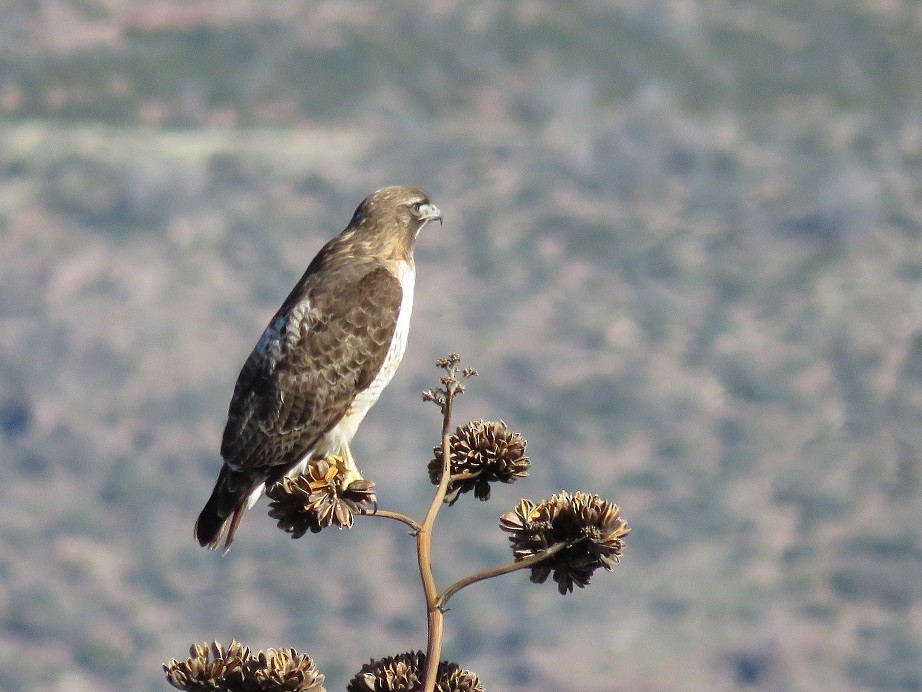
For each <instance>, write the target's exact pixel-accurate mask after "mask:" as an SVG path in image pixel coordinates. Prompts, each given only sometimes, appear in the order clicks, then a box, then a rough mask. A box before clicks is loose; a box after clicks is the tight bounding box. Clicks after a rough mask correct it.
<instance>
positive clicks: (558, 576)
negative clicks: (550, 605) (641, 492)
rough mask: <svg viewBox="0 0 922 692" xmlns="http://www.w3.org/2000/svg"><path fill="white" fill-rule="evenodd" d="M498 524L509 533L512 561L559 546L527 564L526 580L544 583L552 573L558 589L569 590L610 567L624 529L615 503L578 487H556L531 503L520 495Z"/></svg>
mask: <svg viewBox="0 0 922 692" xmlns="http://www.w3.org/2000/svg"><path fill="white" fill-rule="evenodd" d="M500 528H502V529H503V531H507V532H508V533H509V541H510V543H511V544H512V552H513V554H514V555H515V559H516V560H523V559H525V558H528V557H531V556H533V555H537V554H539V553H541V552H544V551H546V550H548V549H550V548H552V547H554V546H559V549H558V550H557V552H555V553H554V554H552V555H550V556H548V558H547V559H546V560H542V561H541V562H539V563H537V564H536V565H534V566H533V567H532V568H531V580H532V581H533V582H534V583H535V584H541V583H544V581H545V580H546V579H547V578H548V575H550V574H551V573H552V572H553V575H554V581H556V582H557V588H558V590H559V591H560V593H562V594H565V593H569V592H571V591H573V585H574V584H575V585H576V586H579V587H580V588H582V587H584V586H586V584H588V583H589V581H590V579H591V577H592V573H593V572H594V571H595V570H596V569H598V568H599V567H604V568H605V569H606V570H608V571H611V569H612V567H613V566H614V565H616V564H617V563H618V562H620V560H621V555H622V553H623V552H624V537H625V536H626V535H627V534H628V533H629V532H630V529H629V528H628V526H627V522H625V521H624V519H622V518H621V516H620V510H619V508H618V505H615V504H613V503H611V502H609V501H608V500H603V499H601V498H600V497H599V496H598V495H590V494H589V493H582V492H576V493H573V494H570V493H568V492H561V493H558V494H557V495H554V496H552V497H551V499H550V500H542V501H541V502H539V503H538V504H537V505H536V504H534V503H533V502H531V501H529V500H522V501H521V502H520V503H519V504H518V506H516V508H515V509H514V510H513V511H511V512H507V513H506V514H504V515H503V516H502V517H500Z"/></svg>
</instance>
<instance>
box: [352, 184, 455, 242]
mask: <svg viewBox="0 0 922 692" xmlns="http://www.w3.org/2000/svg"><path fill="white" fill-rule="evenodd" d="M436 220H437V221H438V222H439V223H441V222H442V212H441V211H440V210H439V208H438V207H437V206H435V205H434V204H433V203H432V202H430V201H429V196H428V195H427V194H426V193H425V192H423V191H422V190H418V189H417V188H415V187H409V186H407V185H392V186H391V187H384V188H381V189H380V190H378V191H376V192H373V193H371V194H370V195H368V197H366V198H365V199H364V200H363V201H362V203H361V204H360V205H359V206H358V208H357V209H356V210H355V214H353V215H352V221H350V222H349V226H348V229H347V230H352V231H353V232H355V238H356V239H362V240H364V241H367V242H376V243H383V244H385V245H387V246H389V247H393V249H394V250H397V251H403V252H404V253H406V254H409V253H412V251H413V246H414V244H415V243H416V236H417V235H419V232H420V230H421V229H422V227H423V226H425V225H426V224H427V223H429V222H430V221H436Z"/></svg>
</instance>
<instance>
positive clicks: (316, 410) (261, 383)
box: [221, 260, 403, 480]
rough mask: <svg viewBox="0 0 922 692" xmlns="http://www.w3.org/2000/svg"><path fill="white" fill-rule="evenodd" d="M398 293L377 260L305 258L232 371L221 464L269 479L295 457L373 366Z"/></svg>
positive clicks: (393, 319)
mask: <svg viewBox="0 0 922 692" xmlns="http://www.w3.org/2000/svg"><path fill="white" fill-rule="evenodd" d="M312 270H313V271H312ZM402 296H403V291H402V289H401V285H400V281H399V279H398V278H397V276H395V275H394V273H393V272H391V271H389V269H388V268H387V267H385V266H384V265H382V264H381V263H380V262H376V261H372V260H365V261H357V262H354V263H352V264H349V265H346V266H343V265H339V266H336V267H335V268H334V267H330V268H323V269H320V268H317V269H314V267H313V265H312V267H311V268H309V269H308V271H307V273H306V274H305V275H304V277H303V278H302V279H301V281H300V282H299V283H298V285H297V286H295V288H294V290H292V292H291V294H290V295H289V296H288V298H287V299H286V301H285V303H284V304H283V305H282V307H281V308H280V309H279V311H278V312H277V313H276V314H275V317H273V319H272V322H270V324H269V326H268V327H267V328H266V331H265V332H264V333H263V336H262V338H261V339H260V341H259V343H258V344H257V345H256V348H254V349H253V352H252V353H251V354H250V357H249V358H248V359H247V362H246V363H245V364H244V366H243V369H242V370H241V372H240V376H239V378H238V379H237V384H236V386H235V387H234V395H233V398H232V399H231V403H230V410H229V412H228V420H227V427H226V428H225V429H224V437H223V440H222V442H221V456H223V457H224V460H225V462H226V463H227V465H228V466H229V467H230V468H231V469H233V470H235V471H239V470H247V471H250V472H255V475H262V476H263V477H264V479H266V480H269V479H272V478H274V477H277V476H280V475H282V474H283V473H285V472H286V471H287V470H288V469H290V468H291V467H292V466H294V465H295V464H296V463H297V462H298V461H300V460H301V458H302V457H303V456H304V454H306V453H307V452H308V451H309V450H310V449H311V448H312V447H313V446H314V445H315V444H316V443H317V441H318V440H319V439H320V437H321V436H322V435H323V434H324V433H326V432H327V431H329V430H330V429H331V428H332V427H333V426H335V425H336V423H338V422H339V420H340V419H341V418H342V417H343V416H344V415H345V414H346V412H347V411H348V409H349V405H350V404H351V403H352V401H353V399H354V398H355V396H356V395H357V394H358V393H359V392H361V391H362V390H364V389H366V388H367V387H368V386H369V385H370V384H371V383H372V381H373V380H374V378H375V376H376V375H377V374H378V371H379V370H380V369H381V366H382V365H383V363H384V359H385V356H386V355H387V352H388V349H389V348H390V345H391V341H392V339H393V336H394V330H395V327H396V323H397V317H398V314H399V312H400V304H401V299H402Z"/></svg>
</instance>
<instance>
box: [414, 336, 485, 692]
mask: <svg viewBox="0 0 922 692" xmlns="http://www.w3.org/2000/svg"><path fill="white" fill-rule="evenodd" d="M460 361H461V356H459V355H458V354H457V353H452V354H451V355H449V356H448V358H445V359H443V360H439V361H438V363H437V364H438V366H439V367H440V368H442V369H443V370H445V375H443V376H442V378H441V380H440V381H441V383H442V386H441V387H440V388H438V389H435V390H429V391H427V392H424V393H423V400H425V401H433V402H435V403H436V404H437V405H438V406H439V408H440V409H441V410H442V477H441V480H440V481H439V485H438V488H437V489H436V491H435V496H434V497H433V498H432V502H431V503H430V504H429V510H428V511H427V512H426V518H425V519H424V520H423V525H422V526H421V527H420V530H419V531H418V532H417V534H416V557H417V561H418V562H419V575H420V579H421V580H422V583H423V593H424V594H425V597H426V624H427V633H428V636H427V640H426V672H425V676H424V677H423V692H433V691H434V690H435V684H436V680H437V678H438V666H439V657H440V656H441V655H442V630H443V628H444V624H445V612H444V611H443V610H442V609H441V608H440V607H439V606H438V597H439V594H438V587H437V586H436V584H435V576H434V575H433V574H432V528H433V526H434V525H435V519H436V517H437V516H438V514H439V510H440V509H441V508H442V504H443V503H444V502H445V495H446V493H447V492H448V484H449V483H450V481H451V477H450V475H451V474H450V471H451V413H452V405H453V404H454V399H455V397H456V396H457V395H458V394H462V393H463V392H464V385H463V384H461V380H460V379H459V377H458V374H459V373H458V368H457V366H458V363H459V362H460ZM476 374H477V371H476V370H474V369H473V368H467V369H465V370H463V371H462V372H461V373H460V376H461V378H468V377H474V376H475V375H476Z"/></svg>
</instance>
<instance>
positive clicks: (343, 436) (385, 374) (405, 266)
mask: <svg viewBox="0 0 922 692" xmlns="http://www.w3.org/2000/svg"><path fill="white" fill-rule="evenodd" d="M396 268H397V278H398V279H399V280H400V288H401V290H402V297H401V301H400V312H399V314H398V315H397V325H396V327H395V328H394V336H393V338H392V339H391V345H390V347H389V348H388V350H387V355H386V356H385V357H384V363H383V364H382V365H381V369H380V370H379V371H378V374H377V375H375V378H374V379H373V380H372V381H371V384H369V385H368V387H366V388H365V389H363V390H362V391H361V392H359V393H358V394H357V395H356V397H355V399H353V400H352V404H351V405H350V406H349V410H348V411H347V412H346V415H345V416H343V418H342V419H341V420H340V421H339V423H337V424H336V426H334V428H333V429H332V430H330V432H329V433H327V435H326V436H325V440H324V442H326V443H327V445H328V448H329V449H330V451H331V452H332V453H337V450H336V449H335V448H334V447H338V446H340V445H342V444H343V443H344V442H345V443H348V442H349V441H350V440H351V439H352V437H353V436H354V435H355V432H356V430H358V427H359V423H361V422H362V419H363V418H365V414H366V413H368V410H369V409H370V408H371V407H372V406H374V404H375V402H376V401H377V400H378V397H380V396H381V392H382V391H383V390H384V388H385V387H386V386H387V384H388V382H390V381H391V379H392V378H393V377H394V373H395V372H397V366H399V365H400V361H401V360H402V359H403V354H404V351H405V350H406V347H407V336H408V335H409V333H410V314H411V313H412V312H413V288H414V285H415V283H416V268H415V267H414V266H413V264H411V263H410V262H404V261H401V262H399V263H398V264H397V267H396Z"/></svg>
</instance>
